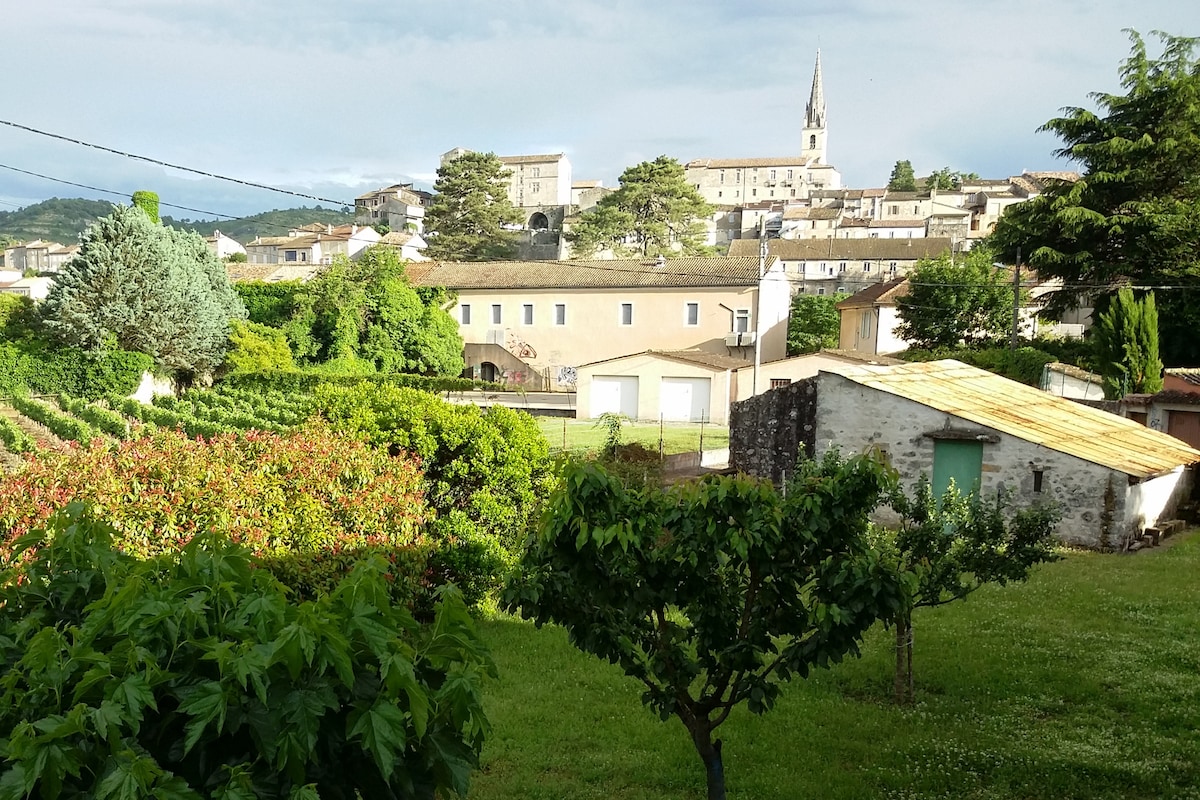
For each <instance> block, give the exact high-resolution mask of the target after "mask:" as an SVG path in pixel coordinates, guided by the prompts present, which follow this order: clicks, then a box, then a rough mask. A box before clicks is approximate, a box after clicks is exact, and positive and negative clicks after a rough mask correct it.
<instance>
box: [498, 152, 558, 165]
mask: <svg viewBox="0 0 1200 800" xmlns="http://www.w3.org/2000/svg"><path fill="white" fill-rule="evenodd" d="M566 157H567V156H566V153H547V154H545V155H533V156H500V157H499V158H500V161H501V163H504V164H544V163H546V162H547V161H558V160H559V159H561V158H566Z"/></svg>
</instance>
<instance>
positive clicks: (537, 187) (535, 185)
mask: <svg viewBox="0 0 1200 800" xmlns="http://www.w3.org/2000/svg"><path fill="white" fill-rule="evenodd" d="M541 190H542V184H540V183H538V182H537V181H534V182H533V183H531V184H529V191H531V192H540V191H541Z"/></svg>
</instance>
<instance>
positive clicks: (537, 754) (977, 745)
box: [470, 532, 1200, 800]
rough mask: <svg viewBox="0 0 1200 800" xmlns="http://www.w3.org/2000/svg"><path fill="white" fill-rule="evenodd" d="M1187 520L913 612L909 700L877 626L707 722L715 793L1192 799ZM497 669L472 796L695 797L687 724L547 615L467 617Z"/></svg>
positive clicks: (1196, 627)
mask: <svg viewBox="0 0 1200 800" xmlns="http://www.w3.org/2000/svg"><path fill="white" fill-rule="evenodd" d="M1197 575H1200V534H1197V533H1195V532H1193V533H1191V534H1188V535H1186V536H1185V537H1183V538H1181V539H1177V540H1175V541H1174V542H1172V543H1171V546H1169V547H1165V548H1161V549H1156V550H1152V551H1149V552H1144V553H1139V554H1137V555H1134V556H1118V555H1098V554H1091V553H1072V554H1070V555H1068V556H1067V557H1066V558H1065V559H1064V560H1063V561H1060V562H1058V563H1054V564H1048V565H1043V566H1041V567H1039V568H1038V569H1037V570H1036V571H1035V574H1034V576H1033V577H1032V579H1031V580H1030V581H1029V582H1028V583H1026V584H1021V585H1013V586H1009V587H1005V588H1000V587H985V588H984V589H982V590H980V591H979V592H977V593H976V594H975V595H973V596H972V597H970V598H969V599H968V600H966V601H965V602H961V603H956V604H952V605H949V606H944V607H942V608H937V609H922V610H919V611H918V613H917V616H916V619H915V624H914V630H915V637H916V647H915V651H914V665H915V669H916V680H917V702H916V703H915V704H914V705H913V706H911V707H909V708H900V707H896V706H894V705H892V703H891V702H890V700H889V692H890V688H891V668H892V661H891V652H890V646H891V643H892V642H891V640H890V639H889V633H888V632H887V631H884V630H882V629H881V628H877V629H874V630H872V631H871V633H870V635H869V637H868V640H867V643H866V647H865V649H864V654H863V658H861V659H852V660H849V661H846V662H844V663H842V664H840V665H838V666H836V667H835V668H834V669H832V670H829V671H819V672H816V673H814V674H813V675H812V676H811V677H810V679H809V680H807V681H797V682H795V683H793V684H791V685H790V686H788V687H787V688H786V689H785V691H784V694H783V696H782V698H781V700H780V702H779V704H778V705H777V706H776V708H775V709H774V710H772V711H770V712H768V713H767V714H766V715H764V716H762V717H755V716H753V715H751V714H749V713H748V712H746V711H745V709H744V708H742V709H739V710H738V711H736V712H735V713H734V714H733V715H732V716H731V717H730V719H729V720H728V721H727V722H726V723H725V725H724V726H722V727H721V728H720V729H719V735H720V736H721V737H722V738H723V739H724V741H725V750H724V754H725V767H726V774H727V778H728V785H729V790H730V794H729V796H730V797H731V798H744V799H746V800H748V799H749V798H791V797H796V798H801V797H812V798H875V797H880V798H892V799H894V800H908V799H909V798H980V799H981V800H983V799H985V798H986V799H987V800H992V799H994V798H995V799H999V798H1046V799H1047V800H1050V798H1054V799H1055V800H1059V799H1060V798H1113V799H1114V800H1115V798H1167V797H1177V798H1200V790H1198V789H1197V788H1196V787H1200V734H1198V731H1200V583H1198V582H1197V580H1196V577H1197ZM482 630H483V633H484V636H485V637H486V639H487V640H488V642H489V643H490V645H491V647H492V649H493V653H494V655H495V658H496V660H497V663H498V665H499V667H500V670H501V678H500V680H499V681H497V682H494V683H492V684H491V685H489V686H488V688H487V690H486V700H485V702H486V709H487V712H488V715H489V717H490V718H491V720H492V722H493V725H494V730H493V732H492V735H491V738H490V739H489V741H488V743H487V745H486V746H485V748H484V754H483V762H484V770H483V771H482V772H481V773H477V774H476V776H475V778H474V779H473V783H472V790H471V793H470V797H471V798H480V800H492V799H496V800H499V798H512V800H516V799H517V798H523V799H530V798H546V800H549V799H550V798H555V799H557V798H625V799H629V800H632V799H633V798H639V799H642V798H644V799H645V800H649V799H650V798H656V799H657V798H666V799H667V800H670V799H672V798H680V799H682V798H701V797H703V796H704V775H703V772H702V769H701V766H700V761H699V759H698V757H697V756H696V755H695V753H694V751H693V749H692V746H691V743H690V742H689V740H688V738H687V735H686V733H685V730H684V728H683V726H682V724H680V723H679V722H678V721H677V720H675V719H674V718H672V719H670V720H668V721H666V722H660V721H659V720H658V719H657V717H655V716H654V715H652V714H651V713H650V712H649V711H647V710H646V709H645V708H643V706H642V704H641V702H640V699H639V697H640V689H639V686H640V684H638V683H637V682H636V681H633V680H631V679H629V678H626V677H625V676H624V675H622V674H621V672H620V671H619V670H618V669H617V668H616V667H613V666H611V665H609V664H606V663H603V662H601V661H599V660H598V659H595V658H593V657H591V656H587V655H584V654H582V653H580V652H578V651H576V650H575V649H573V648H572V647H571V646H570V644H569V643H568V642H567V640H566V636H565V634H564V633H563V631H562V630H561V629H557V628H545V629H542V630H540V631H539V630H536V629H535V628H533V627H532V626H531V625H529V624H527V623H524V622H521V621H518V620H515V619H511V618H498V619H493V620H489V621H486V622H484V623H483V625H482Z"/></svg>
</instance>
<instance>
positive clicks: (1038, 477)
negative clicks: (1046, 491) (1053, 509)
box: [1033, 468, 1044, 494]
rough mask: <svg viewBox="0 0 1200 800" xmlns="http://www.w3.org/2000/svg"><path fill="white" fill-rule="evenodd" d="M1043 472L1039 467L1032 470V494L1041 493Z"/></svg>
mask: <svg viewBox="0 0 1200 800" xmlns="http://www.w3.org/2000/svg"><path fill="white" fill-rule="evenodd" d="M1043 474H1044V472H1043V470H1041V469H1040V468H1039V469H1035V470H1034V471H1033V493H1034V494H1041V493H1042V475H1043Z"/></svg>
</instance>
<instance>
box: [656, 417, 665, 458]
mask: <svg viewBox="0 0 1200 800" xmlns="http://www.w3.org/2000/svg"><path fill="white" fill-rule="evenodd" d="M665 453H666V446H665V445H664V444H663V413H662V412H661V411H660V412H658V460H659V461H662V460H663V458H665V457H666V456H665Z"/></svg>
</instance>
